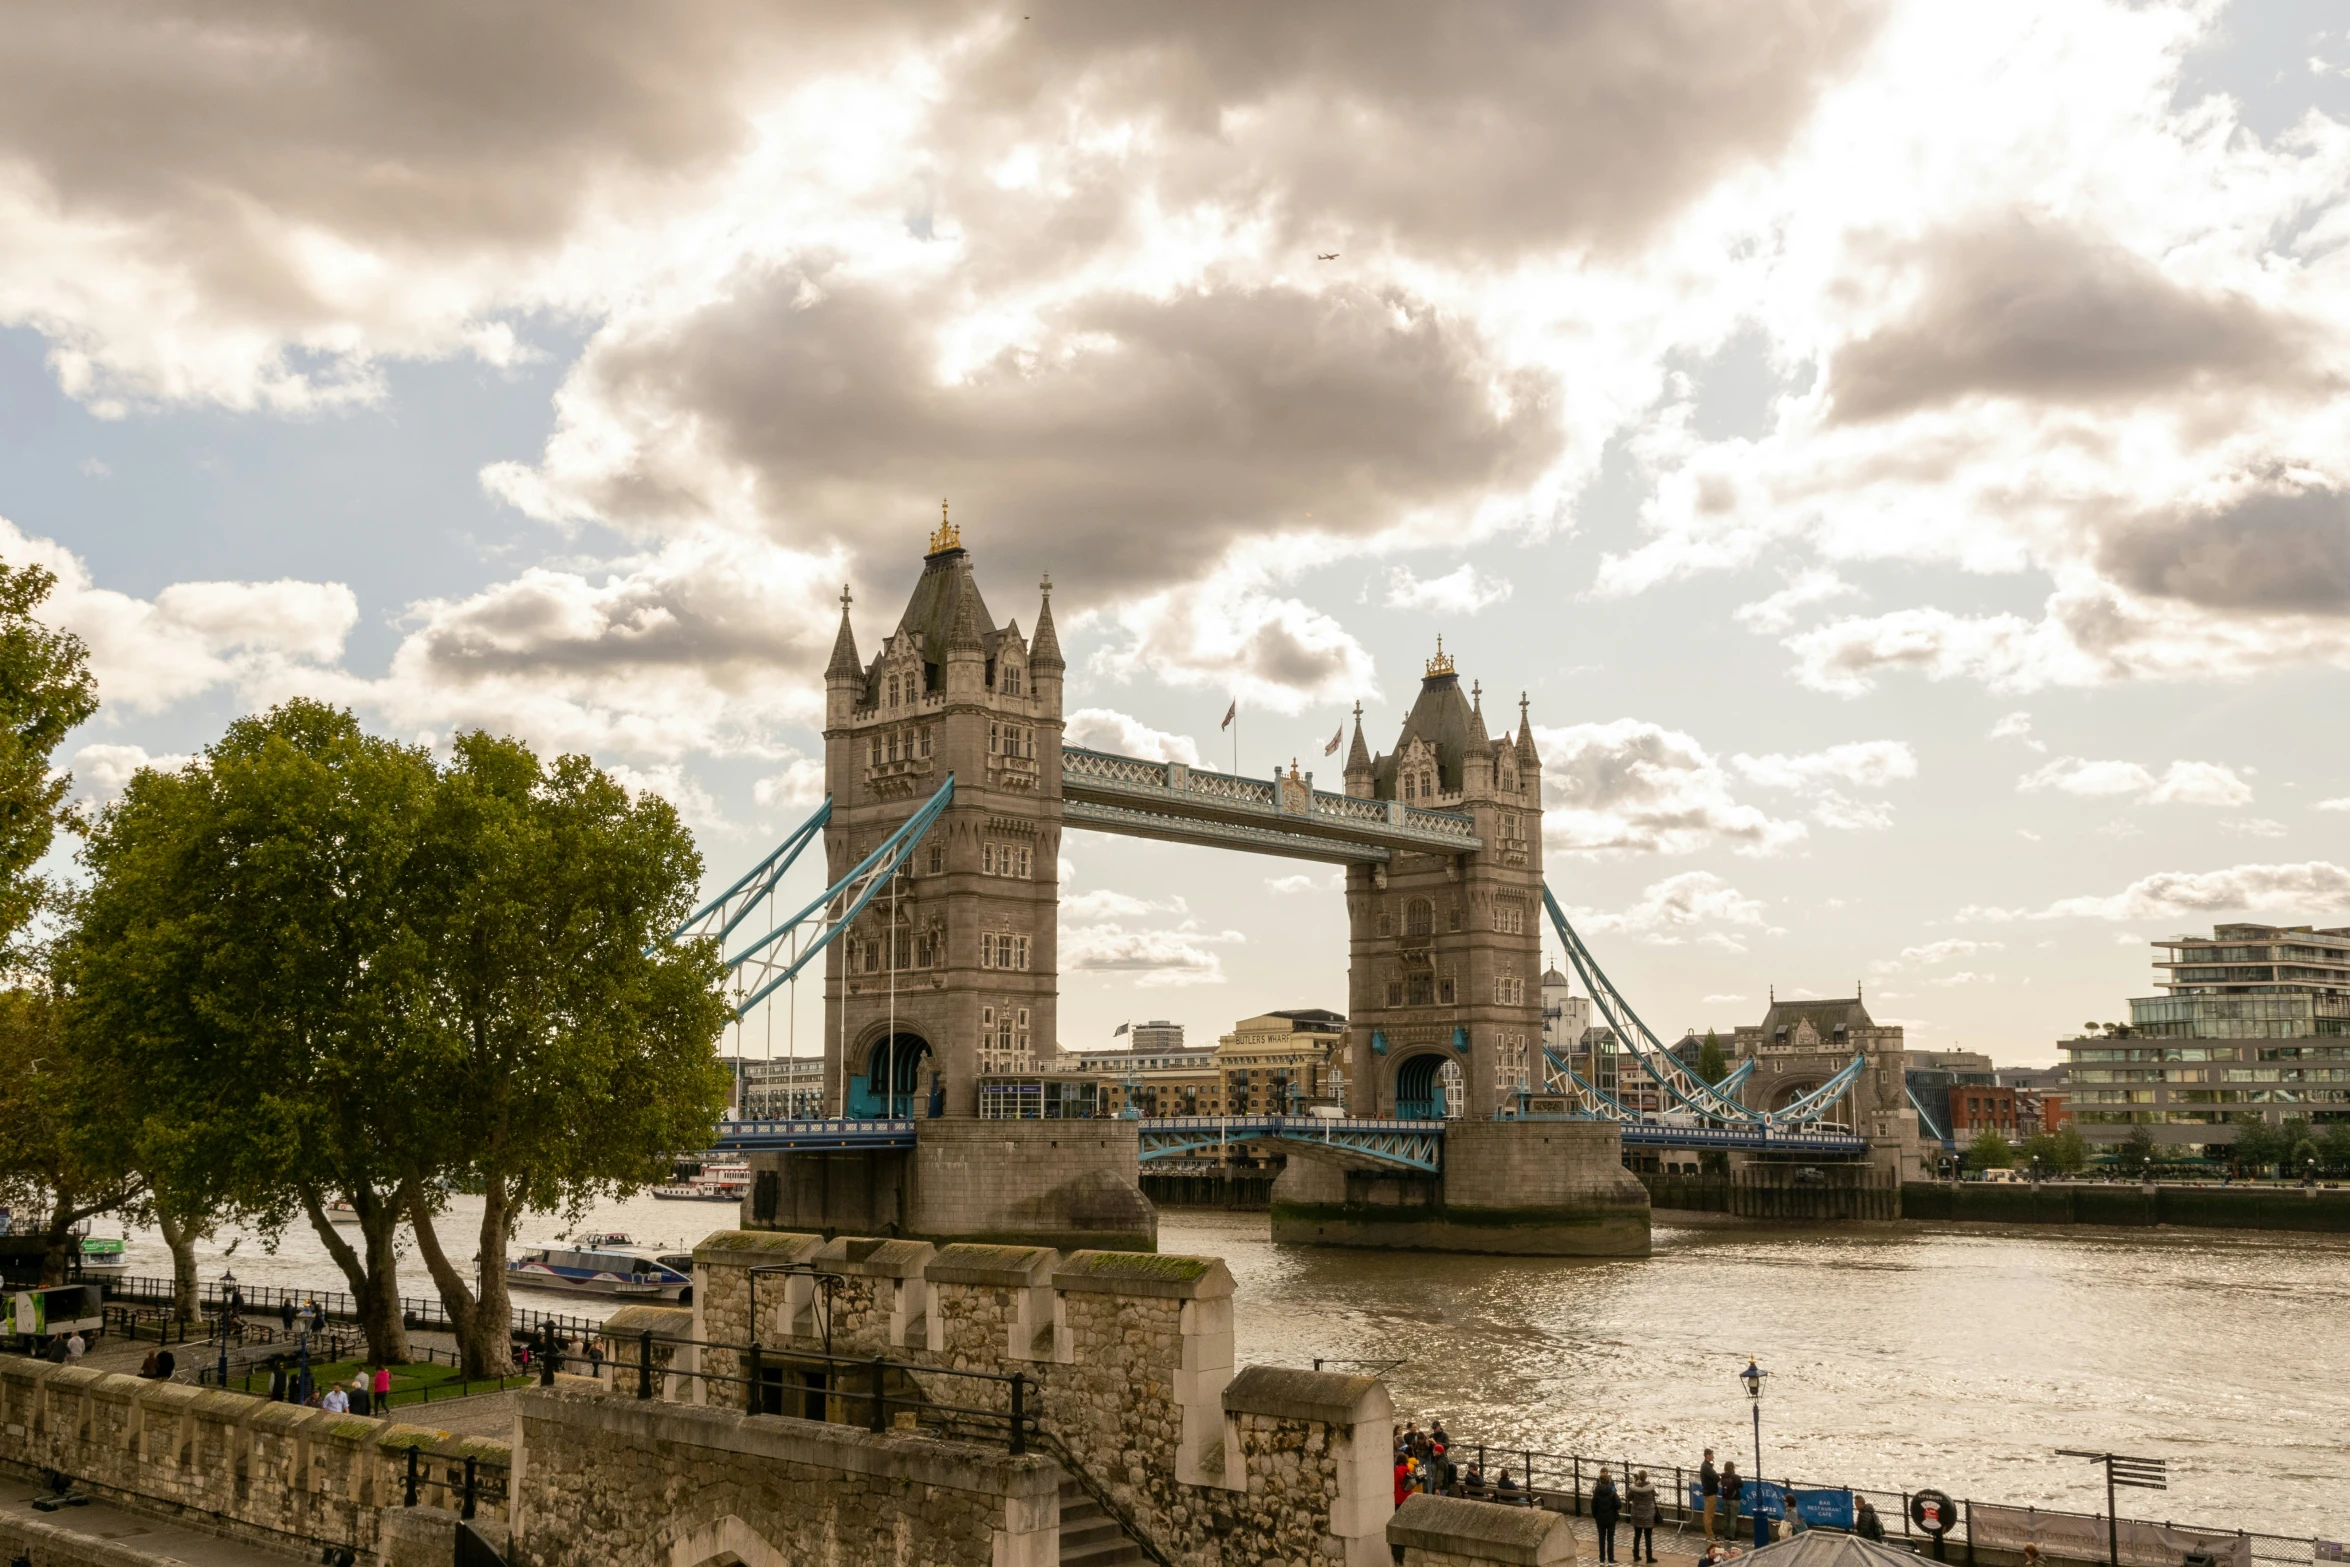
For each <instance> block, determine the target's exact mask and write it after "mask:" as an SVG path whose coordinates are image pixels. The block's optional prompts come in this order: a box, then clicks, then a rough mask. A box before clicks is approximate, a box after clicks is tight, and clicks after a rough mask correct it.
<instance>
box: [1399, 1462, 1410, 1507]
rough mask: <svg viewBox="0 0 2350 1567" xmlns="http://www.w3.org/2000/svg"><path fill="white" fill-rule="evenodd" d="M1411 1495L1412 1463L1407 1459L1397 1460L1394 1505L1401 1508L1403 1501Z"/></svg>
mask: <svg viewBox="0 0 2350 1567" xmlns="http://www.w3.org/2000/svg"><path fill="white" fill-rule="evenodd" d="M1411 1494H1412V1461H1411V1460H1410V1459H1408V1458H1399V1459H1397V1460H1396V1461H1395V1505H1396V1506H1398V1507H1401V1506H1402V1505H1403V1499H1404V1498H1405V1497H1407V1496H1409V1495H1411Z"/></svg>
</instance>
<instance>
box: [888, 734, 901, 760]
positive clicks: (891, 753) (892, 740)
mask: <svg viewBox="0 0 2350 1567" xmlns="http://www.w3.org/2000/svg"><path fill="white" fill-rule="evenodd" d="M886 754H887V755H888V757H889V759H890V760H891V761H893V762H894V761H896V760H897V759H898V732H897V731H896V730H895V729H892V730H891V731H890V732H889V750H888V752H887V753H886Z"/></svg>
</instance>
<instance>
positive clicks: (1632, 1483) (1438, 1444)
mask: <svg viewBox="0 0 2350 1567" xmlns="http://www.w3.org/2000/svg"><path fill="white" fill-rule="evenodd" d="M1422 1492H1425V1493H1427V1494H1430V1495H1434V1496H1465V1497H1471V1498H1474V1499H1477V1500H1481V1501H1491V1502H1501V1503H1504V1504H1509V1505H1516V1506H1529V1505H1536V1504H1537V1502H1538V1498H1537V1497H1536V1496H1535V1494H1534V1489H1533V1479H1532V1476H1531V1475H1529V1476H1526V1477H1524V1478H1523V1480H1521V1478H1520V1477H1519V1476H1516V1475H1513V1474H1512V1473H1511V1472H1510V1471H1509V1470H1508V1469H1506V1468H1505V1469H1503V1470H1502V1471H1501V1472H1500V1475H1499V1477H1498V1478H1496V1479H1492V1480H1488V1479H1487V1477H1486V1475H1485V1473H1484V1470H1483V1468H1482V1466H1481V1465H1480V1464H1479V1463H1478V1461H1477V1460H1476V1459H1474V1458H1471V1459H1470V1460H1469V1461H1468V1462H1467V1463H1466V1464H1463V1463H1461V1462H1460V1461H1458V1460H1456V1459H1455V1458H1454V1457H1453V1453H1452V1438H1451V1436H1450V1435H1449V1434H1448V1433H1447V1432H1446V1431H1445V1429H1444V1421H1443V1420H1442V1419H1441V1418H1438V1419H1434V1420H1431V1421H1430V1422H1429V1424H1428V1429H1427V1430H1425V1431H1423V1430H1421V1429H1420V1427H1419V1424H1418V1422H1416V1421H1406V1422H1405V1423H1404V1424H1402V1425H1400V1426H1397V1427H1396V1428H1395V1505H1396V1506H1398V1507H1401V1506H1402V1505H1403V1504H1404V1499H1405V1498H1406V1497H1409V1496H1412V1495H1414V1494H1417V1493H1422ZM1794 1493H1795V1484H1794V1482H1793V1481H1787V1482H1784V1483H1783V1485H1782V1486H1781V1488H1780V1491H1779V1495H1780V1496H1781V1497H1792V1496H1793V1495H1794ZM1749 1502H1750V1495H1749V1488H1748V1482H1747V1480H1746V1478H1745V1477H1744V1476H1743V1475H1741V1474H1739V1472H1738V1465H1737V1463H1736V1461H1734V1460H1733V1461H1731V1462H1727V1463H1723V1464H1720V1465H1716V1464H1715V1462H1714V1450H1713V1449H1712V1448H1710V1447H1709V1448H1707V1449H1706V1450H1705V1458H1704V1461H1703V1462H1702V1463H1700V1464H1699V1466H1698V1470H1697V1504H1696V1506H1695V1508H1694V1509H1692V1510H1689V1511H1685V1512H1684V1514H1683V1517H1682V1524H1683V1526H1684V1527H1686V1526H1688V1525H1690V1524H1696V1525H1697V1526H1698V1527H1699V1529H1700V1530H1702V1539H1703V1545H1702V1546H1701V1547H1700V1548H1699V1550H1698V1553H1697V1555H1698V1561H1699V1562H1700V1563H1701V1564H1708V1567H1711V1564H1716V1563H1721V1562H1728V1561H1734V1560H1736V1559H1737V1558H1738V1557H1739V1556H1741V1555H1742V1554H1744V1553H1743V1552H1742V1551H1741V1550H1740V1549H1739V1547H1738V1545H1737V1544H1736V1543H1735V1542H1736V1541H1737V1540H1738V1538H1739V1528H1738V1521H1739V1517H1740V1515H1741V1511H1742V1510H1743V1511H1744V1513H1745V1515H1746V1516H1748V1517H1750V1518H1751V1517H1752V1516H1753V1512H1754V1509H1753V1507H1752V1506H1751V1505H1749ZM1589 1507H1590V1513H1591V1522H1592V1525H1593V1527H1594V1529H1595V1531H1596V1532H1597V1534H1598V1536H1599V1559H1600V1560H1601V1561H1603V1562H1613V1561H1616V1560H1618V1558H1617V1556H1616V1536H1617V1533H1618V1531H1619V1530H1621V1529H1624V1528H1627V1527H1628V1528H1629V1529H1630V1530H1631V1532H1632V1560H1633V1561H1635V1562H1653V1561H1655V1560H1656V1526H1657V1520H1658V1518H1660V1517H1661V1516H1663V1511H1664V1509H1663V1506H1662V1505H1660V1503H1659V1501H1658V1499H1657V1491H1656V1485H1655V1483H1654V1482H1652V1481H1651V1480H1650V1479H1649V1478H1648V1471H1647V1470H1645V1469H1634V1470H1632V1471H1631V1473H1630V1474H1629V1475H1628V1476H1627V1477H1626V1478H1625V1480H1624V1483H1623V1485H1622V1486H1621V1487H1620V1488H1619V1487H1618V1485H1617V1483H1616V1477H1615V1473H1614V1470H1613V1469H1612V1468H1610V1467H1609V1466H1607V1465H1604V1464H1603V1465H1601V1466H1600V1470H1599V1473H1598V1475H1597V1477H1596V1478H1594V1479H1593V1480H1592V1482H1591V1491H1590V1497H1589ZM1773 1507H1774V1509H1776V1510H1781V1511H1783V1512H1784V1514H1785V1516H1784V1517H1783V1518H1781V1519H1780V1520H1779V1521H1778V1522H1777V1523H1775V1524H1773V1525H1771V1526H1770V1531H1769V1532H1770V1534H1771V1535H1772V1537H1774V1538H1779V1539H1784V1538H1787V1537H1788V1536H1790V1535H1794V1534H1799V1533H1801V1532H1802V1531H1803V1529H1804V1527H1805V1524H1804V1521H1803V1518H1802V1516H1801V1515H1800V1513H1799V1512H1798V1511H1797V1510H1796V1509H1795V1508H1794V1507H1792V1506H1787V1507H1785V1508H1783V1509H1778V1508H1777V1504H1773ZM1758 1527H1759V1526H1758ZM1852 1532H1853V1533H1854V1534H1856V1535H1859V1536H1860V1537H1861V1538H1862V1539H1864V1540H1879V1541H1881V1540H1883V1539H1884V1538H1885V1525H1884V1522H1883V1520H1881V1519H1880V1518H1878V1516H1877V1511H1876V1509H1875V1508H1874V1507H1872V1506H1871V1505H1870V1504H1869V1500H1868V1498H1867V1497H1865V1496H1855V1497H1854V1498H1853V1519H1852ZM1692 1543H1693V1544H1694V1543H1695V1542H1692Z"/></svg>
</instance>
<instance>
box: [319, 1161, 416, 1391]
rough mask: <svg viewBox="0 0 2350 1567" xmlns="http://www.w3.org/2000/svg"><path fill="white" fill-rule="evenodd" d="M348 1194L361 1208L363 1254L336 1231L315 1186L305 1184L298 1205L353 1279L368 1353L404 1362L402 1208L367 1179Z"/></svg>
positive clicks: (382, 1360) (379, 1360) (385, 1362)
mask: <svg viewBox="0 0 2350 1567" xmlns="http://www.w3.org/2000/svg"><path fill="white" fill-rule="evenodd" d="M349 1195H350V1199H351V1206H352V1207H353V1208H354V1209H355V1210H357V1212H358V1214H359V1232H360V1236H361V1239H362V1240H363V1241H364V1242H365V1243H366V1246H367V1254H366V1256H365V1257H361V1256H360V1254H359V1253H358V1252H356V1251H354V1250H352V1248H351V1243H350V1242H349V1241H346V1240H344V1239H343V1237H342V1236H341V1235H339V1234H337V1233H336V1232H335V1227H334V1224H333V1222H332V1221H330V1220H329V1219H328V1218H327V1216H326V1203H325V1199H324V1198H323V1197H322V1196H321V1195H320V1194H319V1192H318V1191H317V1189H316V1188H314V1187H304V1188H303V1190H302V1208H303V1211H305V1212H306V1213H308V1214H309V1215H310V1227H311V1228H312V1229H314V1230H316V1231H317V1232H318V1237H319V1239H320V1240H322V1241H324V1242H325V1243H326V1249H327V1254H328V1255H329V1256H331V1257H333V1258H334V1260H335V1266H336V1267H338V1268H341V1269H342V1270H343V1277H344V1278H345V1279H346V1280H348V1281H349V1283H350V1285H351V1299H352V1301H353V1303H354V1304H355V1305H356V1306H357V1307H358V1313H359V1331H360V1332H361V1333H363V1334H365V1335H366V1337H367V1358H368V1359H369V1360H371V1361H373V1362H374V1363H375V1364H377V1365H379V1366H399V1365H405V1364H407V1362H408V1324H407V1321H406V1320H405V1319H404V1318H403V1317H402V1316H401V1313H400V1273H399V1261H400V1259H399V1255H398V1253H396V1252H395V1251H394V1250H393V1243H394V1242H395V1240H396V1239H397V1238H398V1235H399V1229H400V1210H399V1208H398V1206H397V1205H396V1204H394V1203H392V1202H390V1201H388V1200H386V1199H385V1198H383V1197H379V1196H377V1195H376V1193H375V1190H374V1188H372V1187H370V1186H367V1185H365V1184H361V1185H360V1186H358V1187H356V1188H355V1189H354V1190H353V1191H352V1192H351V1193H350V1194H349Z"/></svg>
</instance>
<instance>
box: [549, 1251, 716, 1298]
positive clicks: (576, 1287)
mask: <svg viewBox="0 0 2350 1567" xmlns="http://www.w3.org/2000/svg"><path fill="white" fill-rule="evenodd" d="M624 1247H625V1248H627V1249H625V1250H624V1249H623V1248H624ZM693 1282H694V1259H693V1257H692V1256H691V1255H690V1254H687V1253H683V1252H679V1253H675V1254H663V1255H660V1256H655V1255H653V1254H652V1253H651V1252H650V1251H645V1250H639V1249H637V1248H635V1247H633V1246H630V1244H629V1241H628V1237H626V1236H624V1235H586V1236H582V1237H580V1239H579V1241H578V1243H577V1244H575V1245H571V1246H541V1247H535V1248H533V1249H531V1250H528V1251H524V1252H521V1253H519V1254H517V1255H515V1256H513V1257H511V1258H509V1259H507V1262H506V1283H507V1284H508V1285H509V1286H510V1287H512V1288H515V1289H540V1290H561V1291H563V1292H564V1293H565V1294H570V1295H618V1296H622V1297H624V1298H626V1299H629V1300H676V1299H678V1298H679V1297H680V1296H682V1295H683V1294H684V1293H685V1291H686V1290H687V1289H689V1288H691V1287H692V1285H693Z"/></svg>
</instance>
